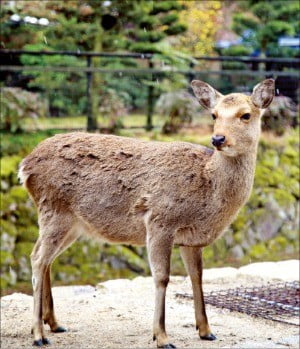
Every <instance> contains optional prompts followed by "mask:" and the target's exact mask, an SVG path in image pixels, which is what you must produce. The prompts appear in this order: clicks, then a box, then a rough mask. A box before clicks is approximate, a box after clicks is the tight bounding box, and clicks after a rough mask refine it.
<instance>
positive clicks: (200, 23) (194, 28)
mask: <svg viewBox="0 0 300 349" xmlns="http://www.w3.org/2000/svg"><path fill="white" fill-rule="evenodd" d="M180 3H181V4H182V5H183V6H184V7H185V9H184V10H183V11H181V12H180V14H179V18H180V20H181V21H182V22H183V23H186V24H187V30H186V32H185V33H183V34H182V35H181V36H180V37H179V38H178V40H177V42H178V44H177V45H178V48H180V49H182V50H184V52H187V53H190V54H192V55H193V56H201V55H210V54H212V53H213V52H214V46H215V41H216V33H217V30H218V28H219V26H220V21H219V18H220V13H219V11H220V10H221V1H197V0H191V1H187V0H181V1H180Z"/></svg>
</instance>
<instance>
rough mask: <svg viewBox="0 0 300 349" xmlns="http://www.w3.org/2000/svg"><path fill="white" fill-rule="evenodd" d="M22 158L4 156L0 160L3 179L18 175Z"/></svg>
mask: <svg viewBox="0 0 300 349" xmlns="http://www.w3.org/2000/svg"><path fill="white" fill-rule="evenodd" d="M21 160H22V157H21V156H19V155H12V156H4V157H3V158H1V159H0V168H1V178H9V177H10V176H12V175H16V172H17V168H18V165H19V163H20V162H21Z"/></svg>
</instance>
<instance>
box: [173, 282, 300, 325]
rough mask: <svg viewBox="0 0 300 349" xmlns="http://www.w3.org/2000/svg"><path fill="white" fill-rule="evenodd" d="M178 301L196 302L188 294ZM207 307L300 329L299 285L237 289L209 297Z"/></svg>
mask: <svg viewBox="0 0 300 349" xmlns="http://www.w3.org/2000/svg"><path fill="white" fill-rule="evenodd" d="M176 297H178V298H185V299H193V296H192V295H189V294H187V293H176ZM204 298H205V303H206V304H210V305H213V306H215V307H218V308H224V309H228V310H230V311H237V312H240V313H244V314H248V315H252V316H255V317H260V318H264V319H268V320H272V321H277V322H283V323H286V324H290V325H296V326H298V325H299V316H300V312H299V311H300V308H299V306H300V284H299V282H298V281H293V282H286V283H283V282H281V283H268V284H267V285H264V286H259V287H237V288H230V289H226V290H221V291H211V292H208V293H205V296H204Z"/></svg>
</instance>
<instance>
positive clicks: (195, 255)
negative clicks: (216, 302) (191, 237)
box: [180, 246, 216, 340]
mask: <svg viewBox="0 0 300 349" xmlns="http://www.w3.org/2000/svg"><path fill="white" fill-rule="evenodd" d="M180 253H181V257H182V259H183V262H184V265H185V268H186V271H187V273H188V274H189V275H190V278H191V282H192V287H193V294H194V306H195V317H196V329H197V330H199V335H200V338H201V339H206V340H214V339H216V337H215V336H214V335H213V334H212V333H211V331H210V328H209V325H208V321H207V316H206V311H205V303H204V297H203V290H202V250H201V248H200V247H186V246H181V247H180Z"/></svg>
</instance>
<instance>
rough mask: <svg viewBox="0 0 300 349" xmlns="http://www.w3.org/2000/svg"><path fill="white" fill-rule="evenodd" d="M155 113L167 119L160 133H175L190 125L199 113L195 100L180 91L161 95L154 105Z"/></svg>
mask: <svg viewBox="0 0 300 349" xmlns="http://www.w3.org/2000/svg"><path fill="white" fill-rule="evenodd" d="M155 109H156V112H157V113H159V114H161V115H166V116H167V117H168V119H167V121H166V122H165V124H164V126H163V129H162V132H163V133H165V134H167V133H176V132H177V131H178V130H179V129H180V128H181V127H182V126H184V125H185V124H190V123H191V122H192V119H193V117H194V116H196V115H197V113H199V109H200V105H199V103H198V101H197V99H196V98H195V97H193V96H191V95H190V94H189V93H188V92H186V91H183V90H180V91H175V92H168V93H163V94H162V95H161V96H160V97H159V99H158V101H157V102H156V105H155Z"/></svg>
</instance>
